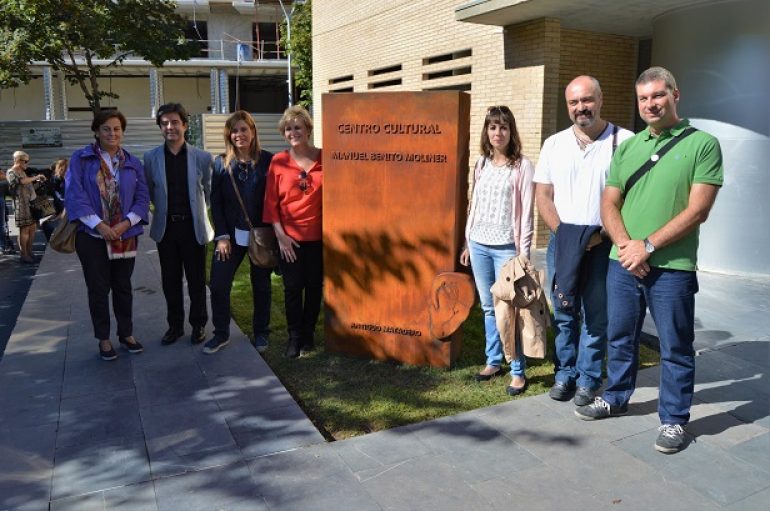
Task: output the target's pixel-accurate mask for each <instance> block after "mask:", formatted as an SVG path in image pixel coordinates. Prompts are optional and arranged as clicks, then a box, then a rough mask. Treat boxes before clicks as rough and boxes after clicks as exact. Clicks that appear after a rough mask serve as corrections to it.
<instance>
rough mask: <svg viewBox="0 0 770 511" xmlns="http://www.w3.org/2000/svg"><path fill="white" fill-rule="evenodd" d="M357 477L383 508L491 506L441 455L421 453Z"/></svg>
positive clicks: (433, 508)
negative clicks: (424, 454) (418, 455)
mask: <svg viewBox="0 0 770 511" xmlns="http://www.w3.org/2000/svg"><path fill="white" fill-rule="evenodd" d="M491 468H492V467H490V470H491ZM357 476H358V477H359V479H360V480H361V486H363V487H364V488H365V489H366V491H367V492H369V494H371V495H372V497H374V499H375V501H376V502H377V503H378V504H379V505H380V506H381V507H382V509H384V510H396V509H398V510H404V509H414V508H415V506H416V505H417V506H419V509H421V510H437V511H439V510H444V511H445V510H448V509H458V510H459V509H486V508H489V507H490V502H489V501H488V500H487V499H486V498H484V496H483V495H482V494H480V493H478V492H477V491H476V490H474V489H473V487H472V486H471V485H470V484H469V483H468V482H467V481H465V480H464V479H463V477H462V475H461V474H460V473H459V472H458V471H457V470H456V468H455V467H454V466H453V465H452V463H451V462H450V461H449V460H447V459H446V458H445V457H443V456H442V455H428V456H422V457H419V458H414V459H411V460H407V461H403V462H401V463H400V464H397V465H394V466H391V467H384V468H382V469H374V470H367V471H364V472H361V473H358V474H357ZM418 503H419V504H418Z"/></svg>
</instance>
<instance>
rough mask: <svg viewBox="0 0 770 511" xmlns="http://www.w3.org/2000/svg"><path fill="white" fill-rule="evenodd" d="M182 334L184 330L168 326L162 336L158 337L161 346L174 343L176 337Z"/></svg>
mask: <svg viewBox="0 0 770 511" xmlns="http://www.w3.org/2000/svg"><path fill="white" fill-rule="evenodd" d="M183 335H184V330H181V329H180V330H177V329H175V328H169V329H168V330H166V333H165V334H163V337H161V338H160V343H161V344H162V345H163V346H168V345H169V344H174V343H175V342H176V341H177V339H179V338H180V337H182V336H183Z"/></svg>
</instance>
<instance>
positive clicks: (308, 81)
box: [281, 0, 313, 109]
mask: <svg viewBox="0 0 770 511" xmlns="http://www.w3.org/2000/svg"><path fill="white" fill-rule="evenodd" d="M312 4H313V2H312V0H307V2H305V3H304V4H302V5H297V6H296V7H295V8H294V15H293V16H292V18H291V41H287V39H286V22H285V21H284V22H283V23H282V24H281V46H282V47H284V48H288V51H289V52H290V53H291V59H292V60H291V62H292V65H293V66H296V68H297V72H296V74H295V75H294V85H295V86H296V87H297V90H298V91H299V98H300V100H299V101H298V102H297V103H299V104H300V105H302V106H304V107H305V108H308V109H309V108H310V104H311V103H312V101H313V16H312V11H313V5H312Z"/></svg>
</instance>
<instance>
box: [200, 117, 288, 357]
mask: <svg viewBox="0 0 770 511" xmlns="http://www.w3.org/2000/svg"><path fill="white" fill-rule="evenodd" d="M224 135H225V148H226V152H225V154H224V155H222V156H219V157H217V159H216V160H215V161H214V172H213V174H212V176H211V217H212V219H213V220H214V240H215V241H216V250H215V251H214V258H213V260H212V262H211V279H210V286H211V312H212V320H213V321H212V322H213V323H214V337H213V338H211V340H209V341H208V342H207V343H206V344H205V345H204V347H203V351H204V353H216V352H217V351H219V350H220V349H222V348H223V347H225V346H227V344H228V343H229V342H230V290H231V289H232V287H233V278H234V277H235V272H236V270H237V269H238V267H239V266H240V264H241V261H243V258H244V257H245V256H247V254H248V241H249V225H248V222H246V218H245V217H244V214H243V210H242V208H241V205H240V202H239V201H238V198H237V196H236V193H235V190H234V188H233V179H234V180H235V183H236V185H237V187H238V192H239V193H240V196H241V199H242V200H243V203H244V206H245V207H246V210H247V212H248V214H249V220H250V221H251V224H252V225H253V226H254V227H264V226H269V225H270V224H265V223H263V222H262V207H263V204H264V199H265V178H266V175H267V169H268V167H269V165H270V160H271V159H272V158H273V155H272V154H271V153H269V152H267V151H264V150H262V149H260V147H259V137H258V135H257V127H256V125H255V124H254V119H252V118H251V115H249V113H248V112H244V111H243V110H239V111H237V112H235V113H233V114H232V115H231V116H230V117H229V118H228V119H227V122H226V123H225V133H224ZM231 174H232V177H233V179H231V177H230V175H231ZM249 264H250V270H251V291H252V296H253V299H254V309H253V315H252V327H253V331H254V341H253V344H254V346H255V347H256V349H257V351H260V352H263V351H265V349H267V337H268V334H269V333H270V329H269V327H270V302H271V298H272V296H271V288H270V273H271V271H272V270H270V269H265V268H259V267H257V266H254V264H252V263H251V261H250V260H249Z"/></svg>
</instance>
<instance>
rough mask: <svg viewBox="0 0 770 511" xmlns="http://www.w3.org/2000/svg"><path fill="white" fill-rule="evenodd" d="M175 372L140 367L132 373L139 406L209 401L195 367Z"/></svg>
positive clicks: (205, 383) (186, 367) (202, 381)
mask: <svg viewBox="0 0 770 511" xmlns="http://www.w3.org/2000/svg"><path fill="white" fill-rule="evenodd" d="M183 367H184V369H182V368H180V370H176V371H157V370H153V369H151V368H146V367H140V368H136V370H135V371H134V384H135V385H136V394H137V396H138V398H139V405H140V406H142V407H144V406H153V405H163V404H173V403H176V402H178V401H184V400H186V399H198V400H211V397H210V392H209V387H208V384H207V382H206V378H204V376H203V373H201V371H200V369H199V368H198V367H197V366H183Z"/></svg>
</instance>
